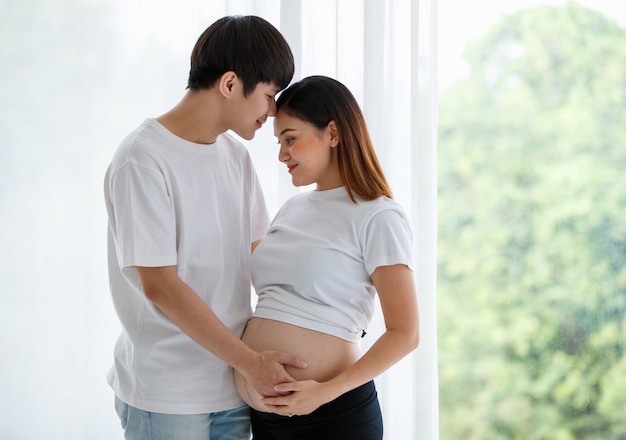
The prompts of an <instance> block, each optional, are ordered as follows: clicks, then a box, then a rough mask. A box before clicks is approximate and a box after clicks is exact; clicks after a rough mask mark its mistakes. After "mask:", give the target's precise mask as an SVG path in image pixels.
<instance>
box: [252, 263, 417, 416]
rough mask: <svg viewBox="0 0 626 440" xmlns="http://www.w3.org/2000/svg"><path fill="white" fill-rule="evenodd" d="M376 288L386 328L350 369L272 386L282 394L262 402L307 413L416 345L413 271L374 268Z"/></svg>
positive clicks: (279, 411) (402, 267)
mask: <svg viewBox="0 0 626 440" xmlns="http://www.w3.org/2000/svg"><path fill="white" fill-rule="evenodd" d="M371 278H372V282H373V283H374V286H375V287H376V290H377V291H378V296H379V298H380V304H381V309H382V312H383V316H384V320H385V328H386V331H385V332H384V333H383V334H382V335H381V336H380V338H378V340H377V341H376V342H375V343H374V345H372V347H371V348H370V349H369V350H368V351H367V352H366V353H365V354H364V355H363V356H362V357H361V358H360V359H359V360H358V361H357V362H356V363H355V364H353V365H352V366H351V367H350V368H348V369H346V370H345V371H343V372H341V373H340V374H338V375H337V376H335V377H334V378H332V379H331V380H329V381H327V382H316V381H312V380H307V381H299V382H290V383H283V384H279V385H276V386H275V387H274V389H275V390H276V391H277V392H279V393H281V394H284V393H291V394H289V395H286V396H278V397H267V398H265V399H263V403H264V404H265V405H267V406H268V408H271V409H272V410H273V411H274V412H276V413H277V414H281V415H290V414H299V415H302V414H309V413H311V412H312V411H314V410H315V409H317V408H318V407H319V406H320V405H323V404H324V403H327V402H330V401H332V400H334V399H336V398H337V397H339V396H340V395H342V394H344V393H346V392H348V391H350V390H353V389H355V388H357V387H359V386H361V385H363V384H365V383H367V382H369V381H370V380H372V379H373V378H375V377H376V376H378V375H380V374H381V373H383V372H384V371H386V370H387V369H388V368H389V367H391V366H392V365H393V364H395V363H396V362H398V361H399V360H400V359H402V358H403V357H404V356H406V355H407V354H408V353H410V352H412V351H413V350H415V348H417V346H418V344H419V312H418V306H417V295H416V292H415V283H414V281H413V272H412V271H411V270H410V269H409V268H408V267H407V266H405V265H403V264H397V265H393V266H381V267H378V268H377V269H376V270H375V271H374V273H373V274H372V276H371Z"/></svg>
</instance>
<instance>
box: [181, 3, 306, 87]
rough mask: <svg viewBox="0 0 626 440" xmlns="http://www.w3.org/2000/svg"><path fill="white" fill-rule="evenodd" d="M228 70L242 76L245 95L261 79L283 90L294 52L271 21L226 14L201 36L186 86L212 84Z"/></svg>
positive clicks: (292, 71)
mask: <svg viewBox="0 0 626 440" xmlns="http://www.w3.org/2000/svg"><path fill="white" fill-rule="evenodd" d="M228 71H233V72H235V73H236V74H237V76H238V77H239V78H241V80H242V81H243V85H244V95H245V96H248V95H249V94H250V93H252V91H253V90H254V89H255V87H256V86H257V84H258V83H260V82H267V83H274V85H276V86H277V87H278V88H279V89H280V90H282V89H284V88H285V87H287V85H289V82H290V81H291V78H292V77H293V73H294V62H293V54H292V53H291V49H290V48H289V44H288V43H287V41H286V40H285V38H284V37H283V36H282V34H281V33H280V32H279V31H278V29H276V28H275V27H274V26H272V25H271V24H270V23H269V22H268V21H266V20H264V19H262V18H260V17H256V16H253V15H247V16H241V15H236V16H227V17H223V18H221V19H219V20H217V21H216V22H215V23H213V24H212V25H211V26H209V27H208V28H207V29H206V30H205V31H204V32H203V33H202V35H200V38H198V41H197V42H196V45H195V47H194V49H193V52H192V53H191V70H190V72H189V81H188V82H187V88H188V89H190V90H200V89H208V88H211V87H212V86H213V85H214V84H215V82H216V81H217V80H218V79H219V78H220V77H221V76H222V75H223V74H224V73H226V72H228Z"/></svg>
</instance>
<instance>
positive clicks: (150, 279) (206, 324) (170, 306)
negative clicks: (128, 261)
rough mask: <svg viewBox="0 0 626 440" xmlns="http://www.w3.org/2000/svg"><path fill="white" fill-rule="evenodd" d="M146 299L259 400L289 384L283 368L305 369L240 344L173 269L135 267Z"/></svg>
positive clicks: (278, 355)
mask: <svg viewBox="0 0 626 440" xmlns="http://www.w3.org/2000/svg"><path fill="white" fill-rule="evenodd" d="M136 270H137V273H138V274H139V278H140V279H141V283H142V285H143V290H144V293H145V295H146V297H147V298H148V299H149V300H150V301H152V302H153V303H154V305H156V306H157V307H158V308H159V310H161V311H162V312H163V313H164V314H165V315H166V316H167V317H168V318H169V319H171V320H172V322H174V324H176V325H177V326H178V327H179V328H180V329H181V330H182V331H183V332H185V333H186V334H187V335H188V336H189V337H190V338H191V339H193V340H194V341H195V342H197V343H198V344H200V345H201V346H202V347H204V348H205V349H206V350H208V351H210V352H211V353H213V354H214V355H215V356H217V357H219V358H220V359H222V360H223V361H225V362H227V363H228V364H230V365H232V366H233V368H235V369H236V370H237V371H239V372H240V373H241V374H242V375H243V376H244V377H245V378H246V380H247V381H248V382H249V383H251V384H252V385H253V386H254V388H255V389H256V390H257V392H259V393H260V394H261V395H263V396H270V395H277V393H276V391H274V389H273V387H274V385H276V384H278V383H282V382H292V381H294V379H293V378H292V377H291V376H290V375H289V374H287V372H286V371H285V368H284V365H292V366H294V367H298V368H306V364H305V363H304V361H302V360H300V359H298V358H296V357H295V356H290V355H287V354H284V353H279V352H270V351H266V352H256V351H254V350H252V349H250V348H249V347H248V346H247V345H246V344H244V343H243V342H241V340H240V339H239V338H237V337H236V336H235V335H234V334H233V333H232V332H231V331H230V330H229V329H228V328H227V327H226V326H225V325H224V324H223V323H222V322H221V321H220V320H219V318H218V317H217V316H216V315H215V314H214V313H213V311H212V310H211V309H210V308H209V307H208V306H207V305H206V304H205V303H204V301H202V299H201V298H200V297H199V296H198V295H197V294H196V292H195V291H194V290H193V289H192V288H191V287H189V285H187V284H186V283H185V282H184V281H183V280H181V279H180V277H179V276H178V274H177V272H176V266H165V267H136Z"/></svg>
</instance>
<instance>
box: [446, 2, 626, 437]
mask: <svg viewBox="0 0 626 440" xmlns="http://www.w3.org/2000/svg"><path fill="white" fill-rule="evenodd" d="M625 41H626V29H625V28H623V27H620V26H619V25H618V24H617V23H615V22H613V21H612V20H610V19H609V18H607V17H605V16H603V15H601V14H599V13H597V12H595V11H592V10H589V9H586V8H583V7H582V6H580V5H578V4H576V3H574V2H567V3H566V4H564V5H561V6H538V7H534V8H531V9H527V10H522V11H519V12H517V13H514V14H511V15H509V16H507V17H505V18H503V19H502V20H501V21H500V22H498V23H497V24H496V25H494V26H493V27H492V28H491V29H490V30H489V31H488V32H487V33H486V35H485V36H484V37H482V38H481V39H479V40H477V41H475V42H473V43H472V44H471V45H470V46H469V47H468V48H467V51H466V58H467V61H468V63H469V66H470V69H471V70H470V74H469V75H468V77H467V78H464V79H462V80H460V81H459V82H458V83H456V84H455V85H453V86H452V87H451V88H449V89H447V90H446V91H445V92H443V93H442V95H441V96H440V109H439V115H440V116H439V118H440V120H439V122H440V128H439V129H440V132H439V179H440V184H439V219H440V220H439V221H440V223H439V250H438V253H439V262H438V270H439V281H438V283H439V284H438V285H439V287H438V291H439V350H440V364H439V367H440V405H441V406H440V420H441V429H440V431H441V438H442V440H456V439H463V440H491V439H493V440H499V439H507V440H510V439H524V440H527V439H533V440H541V439H546V440H548V439H549V440H575V439H586V440H613V439H615V440H619V439H626V353H625V336H626V327H625V312H626V265H625V261H626V222H625V221H624V210H625V209H626V185H625V184H624V183H625V169H626V125H625V124H626V44H624V42H625Z"/></svg>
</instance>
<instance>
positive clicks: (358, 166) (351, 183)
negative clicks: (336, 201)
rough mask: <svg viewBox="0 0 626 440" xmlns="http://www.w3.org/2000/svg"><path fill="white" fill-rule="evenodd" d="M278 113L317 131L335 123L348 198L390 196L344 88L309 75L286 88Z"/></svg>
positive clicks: (364, 127) (361, 120) (354, 105)
mask: <svg viewBox="0 0 626 440" xmlns="http://www.w3.org/2000/svg"><path fill="white" fill-rule="evenodd" d="M276 106H277V109H278V111H284V112H286V113H287V114H289V115H290V116H293V117H295V118H298V119H301V120H303V121H305V122H308V123H310V124H312V125H314V126H315V127H317V128H319V129H320V130H323V129H325V128H326V127H327V126H328V124H329V123H330V121H335V124H336V126H337V131H338V133H339V144H338V145H337V147H336V150H337V161H338V165H339V172H340V174H341V178H342V180H343V183H344V185H345V187H346V190H347V192H348V195H349V196H350V199H351V200H352V201H353V202H354V203H356V199H355V197H354V194H357V195H358V196H360V197H361V198H363V199H365V200H373V199H376V198H378V197H380V196H387V197H389V198H391V197H392V196H393V195H392V193H391V189H390V188H389V185H388V183H387V179H386V178H385V175H384V173H383V170H382V168H381V166H380V163H379V162H378V158H377V156H376V152H375V151H374V146H373V144H372V140H371V138H370V135H369V132H368V130H367V125H366V124H365V118H364V117H363V113H362V112H361V108H360V107H359V104H358V103H357V101H356V99H355V98H354V96H353V95H352V93H351V92H350V90H348V88H347V87H346V86H344V85H343V84H341V83H340V82H339V81H337V80H334V79H332V78H329V77H326V76H310V77H308V78H305V79H303V80H301V81H298V82H296V83H294V84H292V85H291V86H289V87H288V88H287V89H286V90H285V91H284V92H282V93H281V95H280V97H279V98H278V101H277V102H276Z"/></svg>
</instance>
